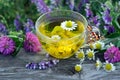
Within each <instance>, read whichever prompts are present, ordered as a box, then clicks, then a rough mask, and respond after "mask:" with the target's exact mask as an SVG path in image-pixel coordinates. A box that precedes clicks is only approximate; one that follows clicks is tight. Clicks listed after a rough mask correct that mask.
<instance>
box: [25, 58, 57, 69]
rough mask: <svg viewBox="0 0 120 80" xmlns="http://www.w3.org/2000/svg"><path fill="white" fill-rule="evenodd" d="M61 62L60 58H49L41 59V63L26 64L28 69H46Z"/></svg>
mask: <svg viewBox="0 0 120 80" xmlns="http://www.w3.org/2000/svg"><path fill="white" fill-rule="evenodd" d="M58 62H59V60H56V59H55V60H49V61H41V62H39V63H33V62H32V63H28V64H26V66H25V67H26V68H28V69H40V70H45V69H47V68H50V67H52V66H54V65H56V64H57V63H58Z"/></svg>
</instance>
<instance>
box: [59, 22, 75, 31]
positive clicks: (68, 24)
mask: <svg viewBox="0 0 120 80" xmlns="http://www.w3.org/2000/svg"><path fill="white" fill-rule="evenodd" d="M61 27H62V28H63V29H64V30H68V31H72V30H75V29H76V27H77V24H76V23H75V22H74V21H71V20H69V21H63V22H62V23H61Z"/></svg>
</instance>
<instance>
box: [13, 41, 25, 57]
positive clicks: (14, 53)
mask: <svg viewBox="0 0 120 80" xmlns="http://www.w3.org/2000/svg"><path fill="white" fill-rule="evenodd" d="M22 44H23V43H22V42H20V43H19V45H18V46H17V47H16V49H15V51H14V52H13V54H12V56H13V57H15V56H16V55H17V54H18V52H19V51H20V49H21V47H22Z"/></svg>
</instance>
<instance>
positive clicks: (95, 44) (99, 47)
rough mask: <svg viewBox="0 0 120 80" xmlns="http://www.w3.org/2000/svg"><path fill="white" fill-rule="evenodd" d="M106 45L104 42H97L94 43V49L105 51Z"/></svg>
mask: <svg viewBox="0 0 120 80" xmlns="http://www.w3.org/2000/svg"><path fill="white" fill-rule="evenodd" d="M104 45H105V44H104V43H103V42H101V41H96V42H95V43H94V48H95V49H103V48H104Z"/></svg>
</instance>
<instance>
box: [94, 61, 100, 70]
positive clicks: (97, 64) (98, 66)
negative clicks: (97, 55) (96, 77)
mask: <svg viewBox="0 0 120 80" xmlns="http://www.w3.org/2000/svg"><path fill="white" fill-rule="evenodd" d="M95 67H96V69H97V70H99V69H100V68H101V67H102V62H101V61H100V60H99V59H97V60H96V63H95Z"/></svg>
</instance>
